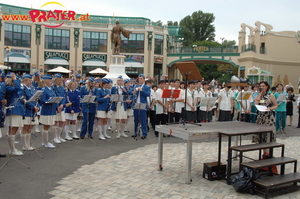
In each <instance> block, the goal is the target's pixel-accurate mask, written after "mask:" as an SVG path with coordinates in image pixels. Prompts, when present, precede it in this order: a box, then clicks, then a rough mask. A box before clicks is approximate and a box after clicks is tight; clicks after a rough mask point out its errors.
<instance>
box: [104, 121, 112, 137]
mask: <svg viewBox="0 0 300 199" xmlns="http://www.w3.org/2000/svg"><path fill="white" fill-rule="evenodd" d="M102 126H103V127H102V129H103V135H104V137H105V138H107V139H111V137H110V136H108V135H107V133H106V132H107V124H106V125H102Z"/></svg>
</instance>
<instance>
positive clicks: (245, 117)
mask: <svg viewBox="0 0 300 199" xmlns="http://www.w3.org/2000/svg"><path fill="white" fill-rule="evenodd" d="M239 117H240V116H239ZM239 117H238V121H241V122H250V114H248V113H242V114H241V119H240V118H239Z"/></svg>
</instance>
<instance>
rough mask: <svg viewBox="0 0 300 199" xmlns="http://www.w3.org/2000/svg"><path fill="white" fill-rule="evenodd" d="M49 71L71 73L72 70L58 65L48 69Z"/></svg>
mask: <svg viewBox="0 0 300 199" xmlns="http://www.w3.org/2000/svg"><path fill="white" fill-rule="evenodd" d="M48 72H50V73H70V72H71V71H70V70H68V69H66V68H64V67H62V66H58V67H57V68H53V69H51V70H48Z"/></svg>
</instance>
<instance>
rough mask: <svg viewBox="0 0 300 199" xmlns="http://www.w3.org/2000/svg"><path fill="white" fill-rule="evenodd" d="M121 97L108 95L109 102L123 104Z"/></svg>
mask: <svg viewBox="0 0 300 199" xmlns="http://www.w3.org/2000/svg"><path fill="white" fill-rule="evenodd" d="M123 97H124V96H123V95H119V94H112V95H110V101H111V102H123Z"/></svg>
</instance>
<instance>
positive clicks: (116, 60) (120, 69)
mask: <svg viewBox="0 0 300 199" xmlns="http://www.w3.org/2000/svg"><path fill="white" fill-rule="evenodd" d="M110 63H111V64H110V65H109V72H108V74H107V75H106V76H105V77H104V78H108V79H111V80H113V84H116V82H117V78H118V76H119V75H122V77H123V79H130V78H129V77H128V76H127V75H126V73H125V64H124V63H125V56H124V55H111V57H110Z"/></svg>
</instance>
